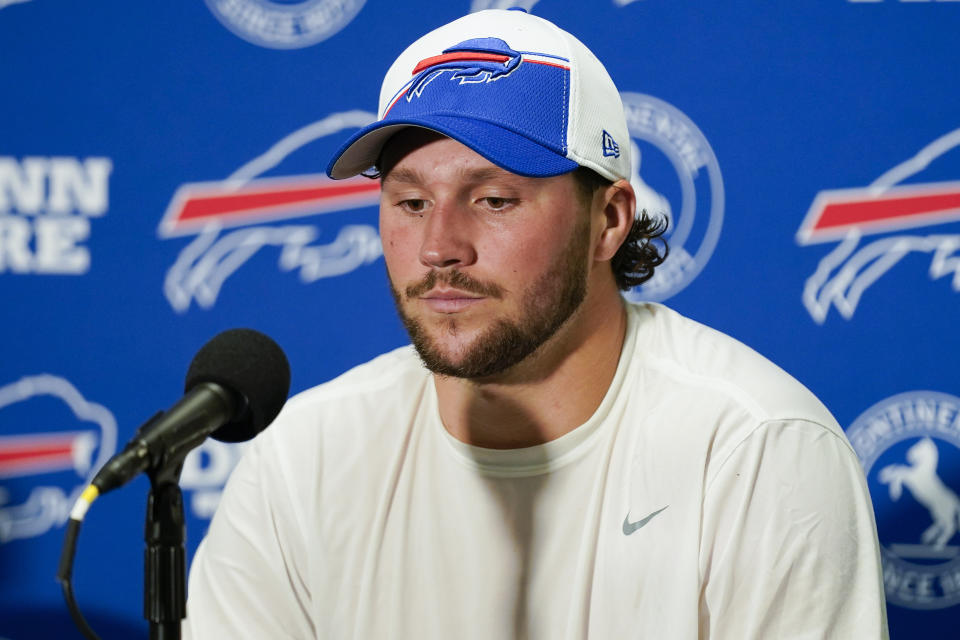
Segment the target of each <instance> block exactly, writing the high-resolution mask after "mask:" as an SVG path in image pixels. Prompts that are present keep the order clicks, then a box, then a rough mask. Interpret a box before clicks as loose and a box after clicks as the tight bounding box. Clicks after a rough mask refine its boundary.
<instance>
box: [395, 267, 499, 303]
mask: <svg viewBox="0 0 960 640" xmlns="http://www.w3.org/2000/svg"><path fill="white" fill-rule="evenodd" d="M438 284H445V285H447V286H450V287H453V288H454V289H459V290H461V291H465V292H467V293H475V294H477V295H480V296H485V297H488V298H502V297H503V287H501V286H500V285H497V284H494V283H492V282H481V281H479V280H476V279H474V278H471V277H470V276H468V275H467V274H465V273H463V272H462V271H456V270H453V271H430V272H429V273H428V274H427V275H426V276H424V278H423V280H421V281H420V282H418V283H416V284H412V285H410V286H409V287H407V288H406V289H404V290H403V292H404V293H405V294H406V296H407V297H408V298H419V297H420V296H422V295H423V294H425V293H427V292H428V291H430V290H431V289H433V288H434V287H436V286H437V285H438Z"/></svg>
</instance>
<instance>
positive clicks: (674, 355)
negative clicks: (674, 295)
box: [630, 304, 855, 482]
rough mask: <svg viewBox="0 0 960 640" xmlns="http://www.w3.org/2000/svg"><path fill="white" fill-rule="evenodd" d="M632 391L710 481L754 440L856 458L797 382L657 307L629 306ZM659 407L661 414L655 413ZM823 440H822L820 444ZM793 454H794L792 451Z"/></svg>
mask: <svg viewBox="0 0 960 640" xmlns="http://www.w3.org/2000/svg"><path fill="white" fill-rule="evenodd" d="M630 313H631V321H632V323H633V325H634V327H635V331H636V337H635V342H634V344H633V353H632V354H631V357H632V360H633V361H632V363H631V368H632V370H633V371H634V375H633V376H632V378H631V379H632V380H633V384H634V385H635V388H634V389H633V390H632V393H633V394H634V395H636V396H639V397H641V398H643V399H644V403H645V404H646V405H647V406H651V405H652V406H653V407H658V408H657V409H655V410H654V411H652V413H653V414H654V415H653V418H654V419H655V420H656V421H657V422H658V423H660V424H667V425H669V427H668V428H666V429H664V430H663V431H662V432H661V434H660V435H661V437H662V438H664V439H667V440H669V441H671V442H670V445H669V446H671V447H680V448H682V449H683V450H685V451H687V452H693V451H698V452H700V455H701V456H702V458H703V463H704V464H705V465H706V467H707V469H706V479H707V480H708V482H709V481H710V480H712V479H713V477H714V476H715V474H716V473H718V472H719V471H720V469H721V468H722V467H723V466H724V462H725V461H726V460H727V459H728V458H729V457H730V456H732V455H734V453H735V452H737V451H738V450H739V451H740V452H743V451H753V450H754V449H753V448H752V446H751V444H750V443H752V442H761V443H763V442H766V443H767V445H768V446H766V447H759V448H757V449H756V451H755V452H760V451H763V450H764V449H767V453H768V454H769V449H770V446H769V444H770V443H771V442H773V441H786V440H784V439H785V438H786V439H787V440H790V441H791V442H793V443H795V444H802V443H814V442H818V441H819V442H820V445H818V446H822V445H824V444H827V443H829V446H831V447H833V448H836V449H837V450H838V451H840V452H842V453H840V455H841V456H843V457H845V458H853V457H855V455H854V453H853V450H852V448H851V447H850V444H849V442H848V441H847V438H846V436H845V435H844V433H843V429H842V428H841V427H840V425H839V424H838V423H837V421H836V420H835V419H834V417H833V416H832V415H831V414H830V412H829V411H828V410H827V408H826V407H825V406H824V405H823V404H822V403H821V402H820V401H819V400H818V399H817V397H816V396H815V395H814V394H813V393H812V392H810V390H809V389H807V388H806V387H805V386H803V385H802V384H801V383H800V382H799V381H797V380H796V379H795V378H793V377H792V376H791V375H790V374H788V373H787V372H785V371H784V370H783V369H781V368H780V367H779V366H777V365H776V364H774V363H773V362H771V361H770V360H768V359H767V358H765V357H764V356H762V355H760V354H759V353H757V352H756V351H754V350H753V349H751V348H750V347H748V346H746V345H744V344H743V343H741V342H739V341H738V340H736V339H734V338H732V337H730V336H728V335H725V334H723V333H721V332H719V331H716V330H714V329H711V328H710V327H707V326H705V325H703V324H700V323H698V322H696V321H694V320H691V319H689V318H686V317H684V316H682V315H680V314H679V313H677V312H675V311H673V310H671V309H668V308H667V307H664V306H662V305H657V304H645V305H631V309H630ZM659 407H662V408H659ZM821 439H822V440H821ZM795 453H797V452H795Z"/></svg>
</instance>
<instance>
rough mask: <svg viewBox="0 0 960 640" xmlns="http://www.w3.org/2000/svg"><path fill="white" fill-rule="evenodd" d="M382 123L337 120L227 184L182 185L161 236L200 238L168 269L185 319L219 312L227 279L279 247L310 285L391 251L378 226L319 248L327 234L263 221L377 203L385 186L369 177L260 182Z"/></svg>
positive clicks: (287, 142)
mask: <svg viewBox="0 0 960 640" xmlns="http://www.w3.org/2000/svg"><path fill="white" fill-rule="evenodd" d="M374 119H375V116H374V115H373V114H371V113H368V112H365V111H348V112H344V113H335V114H332V115H330V116H328V117H326V118H324V119H323V120H320V121H318V122H315V123H313V124H311V125H308V126H306V127H303V128H301V129H298V130H297V131H295V132H293V133H291V134H290V135H288V136H286V137H285V138H283V139H282V140H280V141H279V142H277V143H276V144H275V145H273V147H271V148H270V149H269V150H267V152H266V153H264V154H263V155H261V156H258V157H257V158H254V159H253V160H251V161H250V162H248V163H246V164H245V165H243V166H242V167H240V168H239V169H237V170H236V171H235V172H234V173H233V174H232V175H231V176H230V177H228V178H227V179H226V180H221V181H216V182H192V183H188V184H184V185H182V186H180V188H179V189H177V191H176V193H175V194H174V196H173V199H172V201H171V202H170V204H169V206H168V207H167V211H166V213H165V214H164V216H163V219H162V221H161V222H160V227H159V230H158V234H159V235H160V237H162V238H175V237H184V236H194V239H193V240H192V241H191V242H190V243H189V244H188V245H187V246H186V247H185V248H184V249H183V250H182V251H181V252H180V254H179V256H178V257H177V260H176V262H175V263H174V264H173V266H171V267H170V269H169V270H168V271H167V275H166V279H165V281H164V294H165V295H166V297H167V300H168V301H169V302H170V305H171V306H172V307H173V308H174V309H175V310H176V311H178V312H181V313H182V312H185V311H187V310H188V309H189V308H190V304H191V302H194V301H195V302H196V303H197V304H198V305H199V306H201V307H203V308H206V309H209V308H211V307H213V305H214V304H215V303H216V301H217V296H218V295H219V293H220V290H221V288H222V286H223V284H224V282H225V281H226V280H227V278H229V277H230V276H231V275H232V274H233V273H234V272H235V271H237V269H239V268H240V267H241V266H243V264H244V263H245V262H246V261H247V260H249V259H250V258H251V257H253V256H254V254H256V253H257V252H258V251H259V250H260V249H262V248H263V247H268V246H272V247H279V248H280V255H279V262H278V266H279V268H280V269H281V270H282V271H296V272H297V273H298V274H299V277H300V280H301V281H302V282H304V283H310V282H315V281H316V280H319V279H321V278H329V277H333V276H339V275H344V274H346V273H349V272H351V271H354V270H355V269H358V268H360V267H362V266H364V265H367V264H371V263H373V262H375V261H376V260H377V259H378V258H379V257H380V256H381V255H382V253H383V250H382V247H381V246H380V235H379V232H378V231H377V229H376V227H375V226H373V225H369V224H351V225H345V226H343V227H341V228H340V229H339V230H338V231H337V233H336V235H335V236H333V237H332V238H330V239H329V240H324V241H323V242H321V243H317V242H316V241H317V240H319V239H321V235H322V234H321V230H320V229H318V228H317V227H316V226H313V225H309V224H287V225H279V224H270V225H263V224H261V223H265V222H267V223H277V222H279V221H282V220H288V219H292V218H302V217H304V216H312V215H316V214H323V213H333V212H338V211H345V210H349V209H356V208H360V207H366V206H371V205H375V204H377V203H378V202H379V199H380V183H379V182H378V181H376V180H371V179H369V178H364V177H362V176H357V177H354V178H350V179H347V180H330V179H329V178H327V177H326V176H325V175H296V176H284V177H269V178H263V177H258V176H260V175H262V174H263V173H264V172H266V171H270V170H272V169H274V168H275V167H276V166H277V165H278V164H280V163H281V162H282V161H283V160H284V159H285V158H287V156H289V155H290V154H292V153H293V152H295V151H297V150H299V149H301V148H302V147H304V145H307V144H309V143H311V142H313V141H315V140H317V139H319V138H322V137H325V136H329V135H331V134H335V133H337V132H339V131H341V130H343V129H345V128H348V127H361V126H364V125H366V124H369V123H370V122H371V121H373V120H374ZM237 227H240V228H237ZM227 229H230V231H227Z"/></svg>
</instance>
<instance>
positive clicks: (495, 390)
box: [434, 288, 627, 449]
mask: <svg viewBox="0 0 960 640" xmlns="http://www.w3.org/2000/svg"><path fill="white" fill-rule="evenodd" d="M594 293H597V292H594ZM603 293H604V295H592V296H591V295H589V294H588V296H587V299H585V300H584V302H583V304H582V305H581V306H580V308H579V309H578V310H577V311H576V312H575V313H574V314H573V315H572V316H571V317H570V319H569V320H568V321H567V322H566V323H565V324H564V325H563V327H561V328H560V330H559V331H558V332H557V333H556V334H555V335H554V336H553V337H551V338H550V339H549V340H548V341H547V342H545V343H544V344H543V345H541V347H540V348H539V349H538V350H537V351H536V352H534V353H533V354H531V356H530V357H528V358H527V359H526V360H524V361H523V362H521V363H519V364H517V365H516V366H514V367H512V368H511V369H510V370H508V371H506V372H504V373H503V374H501V375H498V376H496V377H495V378H491V379H484V380H464V379H460V378H450V377H446V376H438V375H435V376H434V384H435V386H436V389H437V397H438V401H439V409H440V418H441V420H442V421H443V424H444V427H446V429H447V431H449V432H450V433H451V435H453V436H454V437H455V438H457V439H458V440H461V441H463V442H466V443H467V444H472V445H476V446H479V447H485V448H489V449H516V448H521V447H530V446H534V445H537V444H543V443H544V442H549V441H551V440H554V439H556V438H559V437H560V436H562V435H564V434H566V433H569V432H570V431H572V430H573V429H575V428H577V427H578V426H580V425H581V424H583V423H584V422H586V421H587V420H588V419H589V418H590V416H591V415H593V413H594V412H595V411H596V409H597V407H599V406H600V403H601V401H602V400H603V397H604V395H606V392H607V389H608V388H609V387H610V383H611V382H612V381H613V376H614V374H615V373H616V370H617V364H618V363H619V360H620V351H621V349H622V347H623V341H624V337H625V335H626V326H627V316H626V309H625V307H624V303H623V300H622V298H621V297H620V294H619V292H618V291H617V290H616V289H615V288H614V289H613V290H612V291H604V292H603Z"/></svg>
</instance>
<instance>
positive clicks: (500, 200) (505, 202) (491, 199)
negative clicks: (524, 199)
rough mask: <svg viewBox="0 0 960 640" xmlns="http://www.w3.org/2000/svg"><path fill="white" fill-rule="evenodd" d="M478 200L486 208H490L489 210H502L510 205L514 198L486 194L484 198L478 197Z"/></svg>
mask: <svg viewBox="0 0 960 640" xmlns="http://www.w3.org/2000/svg"><path fill="white" fill-rule="evenodd" d="M480 202H482V203H483V204H484V205H485V206H486V207H487V209H490V210H491V211H503V210H505V209H507V208H509V207H510V205H512V204H514V202H516V200H515V199H514V198H504V197H500V196H487V197H485V198H480Z"/></svg>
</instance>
